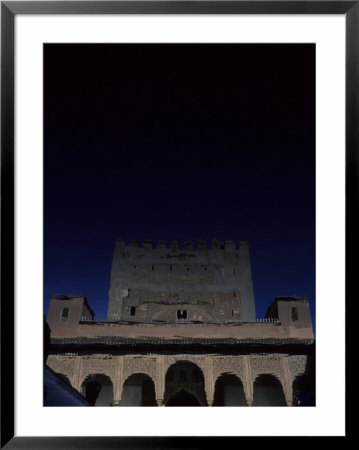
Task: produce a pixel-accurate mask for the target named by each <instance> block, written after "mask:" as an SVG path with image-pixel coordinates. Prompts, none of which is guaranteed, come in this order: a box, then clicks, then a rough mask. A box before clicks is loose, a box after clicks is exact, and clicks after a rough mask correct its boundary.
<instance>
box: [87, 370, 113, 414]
mask: <svg viewBox="0 0 359 450" xmlns="http://www.w3.org/2000/svg"><path fill="white" fill-rule="evenodd" d="M81 394H82V395H83V396H84V397H86V399H87V400H88V402H89V403H90V405H91V406H112V403H113V386H112V381H111V380H110V378H109V377H108V376H107V375H103V374H91V375H89V376H88V377H86V378H85V380H84V381H83V383H82V386H81Z"/></svg>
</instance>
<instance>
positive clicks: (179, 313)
mask: <svg viewBox="0 0 359 450" xmlns="http://www.w3.org/2000/svg"><path fill="white" fill-rule="evenodd" d="M177 319H187V310H186V309H184V310H182V311H181V310H180V309H177Z"/></svg>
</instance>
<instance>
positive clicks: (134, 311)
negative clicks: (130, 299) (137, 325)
mask: <svg viewBox="0 0 359 450" xmlns="http://www.w3.org/2000/svg"><path fill="white" fill-rule="evenodd" d="M135 315H136V306H131V316H135Z"/></svg>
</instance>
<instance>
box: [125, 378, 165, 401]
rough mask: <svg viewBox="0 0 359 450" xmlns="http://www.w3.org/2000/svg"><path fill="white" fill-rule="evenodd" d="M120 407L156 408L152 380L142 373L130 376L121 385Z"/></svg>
mask: <svg viewBox="0 0 359 450" xmlns="http://www.w3.org/2000/svg"><path fill="white" fill-rule="evenodd" d="M120 406H157V402H156V393H155V384H154V382H153V380H152V378H151V377H149V376H148V375H146V374H144V373H135V374H132V375H130V376H129V377H128V378H127V379H126V381H125V382H124V384H123V390H122V396H121V401H120Z"/></svg>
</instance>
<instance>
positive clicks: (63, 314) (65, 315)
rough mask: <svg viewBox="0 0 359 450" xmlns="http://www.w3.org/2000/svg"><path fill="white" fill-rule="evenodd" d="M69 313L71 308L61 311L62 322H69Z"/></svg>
mask: <svg viewBox="0 0 359 450" xmlns="http://www.w3.org/2000/svg"><path fill="white" fill-rule="evenodd" d="M69 312H70V310H69V308H64V309H63V310H62V311H61V320H67V319H68V318H69Z"/></svg>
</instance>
